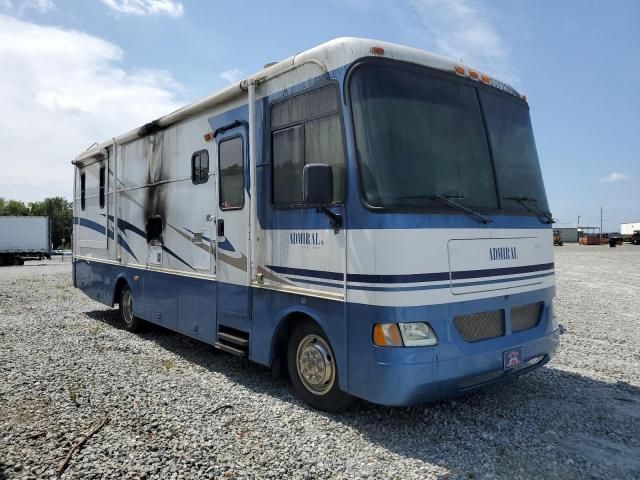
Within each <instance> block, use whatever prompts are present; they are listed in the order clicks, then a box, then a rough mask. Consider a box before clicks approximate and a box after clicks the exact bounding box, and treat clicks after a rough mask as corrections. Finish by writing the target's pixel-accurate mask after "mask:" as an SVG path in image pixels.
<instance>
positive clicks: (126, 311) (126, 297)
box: [120, 285, 142, 332]
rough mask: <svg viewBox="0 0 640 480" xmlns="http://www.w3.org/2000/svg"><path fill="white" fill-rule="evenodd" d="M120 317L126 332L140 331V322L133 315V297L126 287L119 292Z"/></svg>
mask: <svg viewBox="0 0 640 480" xmlns="http://www.w3.org/2000/svg"><path fill="white" fill-rule="evenodd" d="M120 316H121V317H122V321H123V322H124V328H125V329H126V330H128V331H130V332H139V331H140V330H141V329H142V320H140V319H139V318H137V317H136V316H134V315H133V295H132V294H131V289H129V286H127V285H125V286H124V287H122V290H121V291H120Z"/></svg>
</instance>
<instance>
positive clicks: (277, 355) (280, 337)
mask: <svg viewBox="0 0 640 480" xmlns="http://www.w3.org/2000/svg"><path fill="white" fill-rule="evenodd" d="M303 320H310V321H312V322H314V323H317V322H316V321H315V320H314V319H313V318H311V317H310V316H309V315H307V314H306V313H302V312H293V313H290V314H288V315H287V316H286V317H284V318H283V319H282V321H281V322H280V324H279V325H278V329H277V330H276V334H275V337H274V340H273V349H272V351H271V352H272V353H271V369H272V372H273V375H274V377H276V378H283V379H284V378H288V375H289V373H288V370H287V346H288V343H289V338H290V337H291V333H292V332H293V328H294V326H295V325H296V324H297V323H299V322H301V321H303Z"/></svg>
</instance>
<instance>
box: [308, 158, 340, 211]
mask: <svg viewBox="0 0 640 480" xmlns="http://www.w3.org/2000/svg"><path fill="white" fill-rule="evenodd" d="M302 201H303V203H304V204H305V205H311V206H313V207H324V206H325V205H329V204H330V203H331V202H332V201H333V169H332V168H331V165H325V164H322V163H310V164H308V165H305V166H304V169H303V170H302Z"/></svg>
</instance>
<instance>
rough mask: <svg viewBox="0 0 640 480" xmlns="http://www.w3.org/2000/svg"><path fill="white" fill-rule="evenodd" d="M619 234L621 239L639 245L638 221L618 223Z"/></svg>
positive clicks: (639, 227) (639, 224)
mask: <svg viewBox="0 0 640 480" xmlns="http://www.w3.org/2000/svg"><path fill="white" fill-rule="evenodd" d="M620 235H622V240H623V241H625V242H631V243H633V244H634V245H640V221H637V222H627V223H622V224H620Z"/></svg>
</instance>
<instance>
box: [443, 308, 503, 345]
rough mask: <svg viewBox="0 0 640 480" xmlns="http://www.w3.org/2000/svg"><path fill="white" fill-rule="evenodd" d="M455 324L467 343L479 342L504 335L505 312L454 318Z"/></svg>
mask: <svg viewBox="0 0 640 480" xmlns="http://www.w3.org/2000/svg"><path fill="white" fill-rule="evenodd" d="M453 324H454V325H455V327H456V330H458V333H459V334H460V335H462V338H464V340H465V341H466V342H478V341H480V340H487V339H489V338H496V337H502V336H503V335H504V310H493V311H491V312H479V313H470V314H466V315H458V316H456V317H454V319H453Z"/></svg>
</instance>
